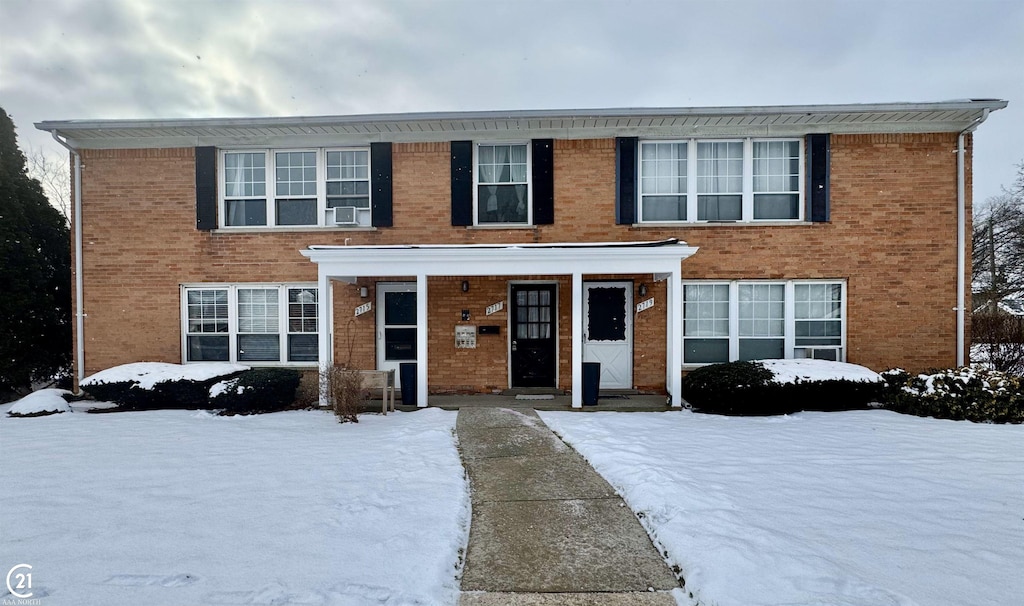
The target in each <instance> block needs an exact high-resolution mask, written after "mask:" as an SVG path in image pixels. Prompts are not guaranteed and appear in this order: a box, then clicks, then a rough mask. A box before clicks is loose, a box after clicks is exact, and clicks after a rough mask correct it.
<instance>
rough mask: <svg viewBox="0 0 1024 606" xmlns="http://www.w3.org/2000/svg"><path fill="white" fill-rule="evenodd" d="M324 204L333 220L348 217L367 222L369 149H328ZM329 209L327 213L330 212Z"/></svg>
mask: <svg viewBox="0 0 1024 606" xmlns="http://www.w3.org/2000/svg"><path fill="white" fill-rule="evenodd" d="M327 208H328V209H335V210H333V214H332V216H330V217H328V219H332V218H333V219H334V223H335V224H338V223H343V222H345V221H347V220H348V219H349V218H350V217H351V218H353V219H355V223H357V224H360V225H369V220H370V152H369V151H368V150H365V149H350V150H345V151H328V152H327ZM331 212H332V211H331V210H328V213H331Z"/></svg>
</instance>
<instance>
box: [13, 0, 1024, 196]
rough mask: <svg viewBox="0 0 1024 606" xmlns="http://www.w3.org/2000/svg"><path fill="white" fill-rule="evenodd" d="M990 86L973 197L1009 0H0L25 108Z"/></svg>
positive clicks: (794, 96) (1017, 102) (640, 97)
mask: <svg viewBox="0 0 1024 606" xmlns="http://www.w3.org/2000/svg"><path fill="white" fill-rule="evenodd" d="M964 98H1000V99H1007V100H1009V101H1010V106H1009V107H1008V108H1007V109H1005V110H1002V111H999V112H996V113H994V114H993V115H992V116H991V117H990V118H989V120H988V121H987V122H986V123H985V124H983V125H982V126H981V128H980V129H979V131H978V133H977V134H976V138H975V157H974V167H975V178H974V192H975V201H976V202H981V201H982V200H984V199H986V198H987V197H989V196H992V195H995V194H998V193H999V191H1000V186H1001V185H1009V184H1010V183H1011V181H1012V180H1013V178H1014V175H1015V173H1016V169H1015V165H1016V164H1018V163H1019V162H1021V161H1022V160H1024V2H1022V1H1021V0H922V1H914V0H890V1H888V2H881V1H858V0H849V1H845V2H830V1H828V0H814V1H809V2H796V1H785V0H772V1H768V0H764V1H740V0H732V1H730V0H722V1H718V2H683V1H680V0H677V1H671V2H669V1H665V2H657V1H645V0H618V1H614V2H612V1H607V2H606V1H600V0H586V1H583V0H581V1H570V0H548V1H546V2H533V1H529V0H516V1H505V2H491V1H488V0H476V1H456V0H436V1H425V0H421V1H413V0H409V1H402V2H399V1H380V0H378V1H357V0H344V1H341V0H334V1H328V0H315V1H302V0H287V1H286V0H217V1H214V0H209V1H198V0H160V1H151V0H35V1H32V0H0V106H2V107H3V108H4V109H6V110H7V112H8V113H9V114H11V116H12V118H13V119H14V123H15V125H16V126H17V127H18V134H19V140H20V142H21V146H22V149H27V148H29V147H35V148H39V147H44V148H46V149H51V150H53V151H54V153H56V152H57V151H59V150H60V148H59V147H57V146H56V144H55V143H54V142H53V141H52V140H50V139H49V135H48V134H47V133H41V132H39V131H36V130H35V128H34V127H33V126H32V124H33V123H34V122H38V121H40V120H64V119H81V118H180V117H225V116H286V115H337V114H352V113H379V112H401V111H446V110H489V109H560V108H612V107H654V106H670V107H688V106H705V105H716V106H717V105H772V104H813V103H861V102H867V103H873V102H892V101H943V100H950V99H964Z"/></svg>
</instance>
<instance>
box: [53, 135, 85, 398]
mask: <svg viewBox="0 0 1024 606" xmlns="http://www.w3.org/2000/svg"><path fill="white" fill-rule="evenodd" d="M50 135H51V136H52V137H53V140H54V141H56V142H57V143H60V144H61V146H63V147H65V148H66V149H67V150H68V151H69V152H71V155H72V156H74V157H75V176H74V181H73V183H72V187H74V188H75V207H74V210H73V211H72V212H73V214H74V230H75V343H76V345H77V352H76V356H75V360H76V361H77V366H78V367H77V368H76V369H75V370H76V371H77V372H76V373H75V374H76V375H77V377H78V382H79V383H81V381H82V379H84V378H85V338H84V331H85V313H84V312H83V311H82V299H83V297H82V155H81V154H79V153H78V150H76V149H75V148H74V147H71V146H70V145H68V143H67V142H66V141H61V139H60V137H58V136H57V132H56V131H50ZM75 387H76V389H78V384H77V383H76V385H75Z"/></svg>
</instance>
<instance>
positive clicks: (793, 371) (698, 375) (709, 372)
mask: <svg viewBox="0 0 1024 606" xmlns="http://www.w3.org/2000/svg"><path fill="white" fill-rule="evenodd" d="M808 371H809V372H808ZM883 389H884V382H883V381H882V380H881V378H880V377H879V376H878V375H876V374H875V373H873V372H871V371H870V370H868V369H866V368H864V367H862V366H856V365H853V364H843V363H841V362H825V361H821V360H764V361H752V362H728V363H725V364H712V365H709V366H703V367H701V368H698V369H696V370H693V371H692V372H690V373H689V374H687V375H686V376H685V377H683V397H684V398H685V399H686V401H687V402H689V403H690V405H691V406H692V407H693V409H694V410H696V411H698V412H707V413H715V414H725V415H740V416H759V415H777V414H789V413H793V412H798V411H801V410H822V411H833V410H855V409H861V408H867V407H868V405H869V404H870V403H871V402H876V401H878V400H879V399H880V398H881V395H882V391H883Z"/></svg>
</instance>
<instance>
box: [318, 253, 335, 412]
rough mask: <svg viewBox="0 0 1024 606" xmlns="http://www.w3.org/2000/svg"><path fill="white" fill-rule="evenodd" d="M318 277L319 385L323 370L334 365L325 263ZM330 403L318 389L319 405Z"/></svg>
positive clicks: (330, 300) (330, 297) (331, 309)
mask: <svg viewBox="0 0 1024 606" xmlns="http://www.w3.org/2000/svg"><path fill="white" fill-rule="evenodd" d="M317 273H318V278H317V309H316V313H317V318H319V319H320V324H319V326H318V330H317V345H318V353H319V356H318V357H317V359H318V360H320V381H321V386H322V385H323V381H324V380H325V377H324V372H325V371H326V370H327V369H329V368H331V366H333V365H334V355H333V354H334V352H333V351H332V349H333V347H332V343H333V342H334V297H333V294H334V293H333V292H332V289H331V279H330V278H329V277H328V276H327V269H326V265H324V264H321V265H319V271H318V272H317ZM329 404H330V403H329V402H328V401H327V393H326V391H325V390H324V389H321V390H320V406H328V405H329Z"/></svg>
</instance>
